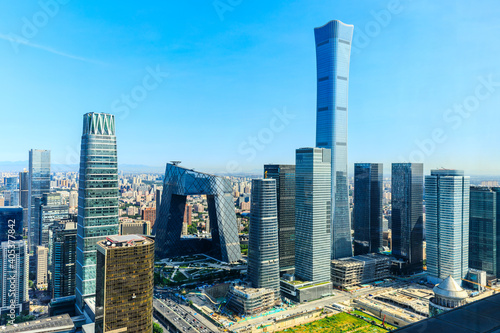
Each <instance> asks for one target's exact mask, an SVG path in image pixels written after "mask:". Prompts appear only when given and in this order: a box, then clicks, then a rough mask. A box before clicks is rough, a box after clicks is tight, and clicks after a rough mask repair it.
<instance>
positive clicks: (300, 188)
mask: <svg viewBox="0 0 500 333" xmlns="http://www.w3.org/2000/svg"><path fill="white" fill-rule="evenodd" d="M295 156H296V164H295V165H296V167H295V202H296V205H295V217H296V226H295V234H296V241H295V276H296V278H297V279H298V280H301V281H312V282H315V283H319V282H326V281H330V248H331V245H330V240H331V237H330V235H331V223H330V221H331V219H330V217H331V216H330V215H331V183H332V182H331V178H330V177H331V152H330V149H321V148H301V149H297V151H296V155H295Z"/></svg>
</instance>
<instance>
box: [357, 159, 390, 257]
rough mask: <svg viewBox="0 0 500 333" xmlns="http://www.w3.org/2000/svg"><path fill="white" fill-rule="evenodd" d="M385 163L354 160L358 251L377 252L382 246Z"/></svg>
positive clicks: (359, 253)
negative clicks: (357, 161) (356, 161)
mask: <svg viewBox="0 0 500 333" xmlns="http://www.w3.org/2000/svg"><path fill="white" fill-rule="evenodd" d="M383 170H384V169H383V166H382V163H356V164H354V223H353V226H354V254H355V255H362V254H368V253H377V252H381V251H382V250H383V247H382V245H383V244H382V243H383V242H382V233H383V224H382V219H383V216H382V213H383V211H382V193H383V182H384V177H383Z"/></svg>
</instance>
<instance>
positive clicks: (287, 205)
mask: <svg viewBox="0 0 500 333" xmlns="http://www.w3.org/2000/svg"><path fill="white" fill-rule="evenodd" d="M264 177H265V178H272V179H274V180H276V197H277V203H278V245H279V254H280V272H281V273H293V272H294V271H295V165H283V164H267V165H264Z"/></svg>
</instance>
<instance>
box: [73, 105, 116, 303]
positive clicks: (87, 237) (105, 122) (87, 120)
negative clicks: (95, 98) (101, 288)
mask: <svg viewBox="0 0 500 333" xmlns="http://www.w3.org/2000/svg"><path fill="white" fill-rule="evenodd" d="M118 197H119V192H118V162H117V156H116V135H115V117H114V116H113V115H110V114H105V113H87V114H85V115H84V116H83V134H82V148H81V158H80V178H79V185H78V202H79V204H78V225H77V250H76V302H77V306H78V307H79V309H80V310H83V307H84V303H85V300H87V299H88V305H89V306H90V307H91V308H92V307H93V306H94V304H95V303H94V300H95V292H96V287H95V278H96V266H95V265H96V249H97V248H96V244H97V242H98V241H101V240H103V239H105V238H106V236H108V235H116V234H118Z"/></svg>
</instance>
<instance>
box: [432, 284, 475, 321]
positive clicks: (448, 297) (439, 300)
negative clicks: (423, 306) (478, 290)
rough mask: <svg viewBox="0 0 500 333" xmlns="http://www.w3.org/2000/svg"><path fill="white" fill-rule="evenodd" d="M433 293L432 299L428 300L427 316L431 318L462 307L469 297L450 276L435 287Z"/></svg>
mask: <svg viewBox="0 0 500 333" xmlns="http://www.w3.org/2000/svg"><path fill="white" fill-rule="evenodd" d="M433 291H434V297H432V298H431V299H430V300H429V314H430V316H431V317H433V316H435V315H437V314H439V313H442V312H445V311H448V310H451V309H454V308H457V307H459V306H462V305H464V304H465V303H466V299H467V298H468V297H469V295H468V294H467V292H466V291H465V290H463V289H462V288H461V287H460V286H459V285H458V283H457V282H456V281H455V280H454V279H453V278H452V277H451V276H448V277H447V278H446V279H445V280H444V281H443V282H441V283H440V284H438V285H436V286H435V287H434V289H433Z"/></svg>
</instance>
